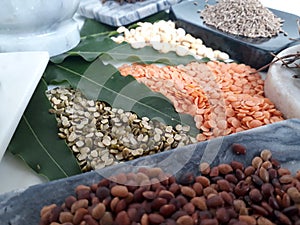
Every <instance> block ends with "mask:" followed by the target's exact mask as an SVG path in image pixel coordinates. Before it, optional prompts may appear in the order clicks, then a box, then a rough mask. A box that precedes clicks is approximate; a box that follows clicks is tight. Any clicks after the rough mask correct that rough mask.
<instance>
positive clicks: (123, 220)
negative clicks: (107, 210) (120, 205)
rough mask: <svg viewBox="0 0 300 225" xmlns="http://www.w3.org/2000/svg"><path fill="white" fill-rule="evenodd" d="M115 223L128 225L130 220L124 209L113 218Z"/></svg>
mask: <svg viewBox="0 0 300 225" xmlns="http://www.w3.org/2000/svg"><path fill="white" fill-rule="evenodd" d="M115 224H116V225H130V224H131V221H130V218H129V216H128V214H127V212H126V211H121V212H119V213H118V214H117V216H116V218H115Z"/></svg>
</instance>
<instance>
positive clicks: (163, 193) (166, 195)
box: [158, 188, 182, 201]
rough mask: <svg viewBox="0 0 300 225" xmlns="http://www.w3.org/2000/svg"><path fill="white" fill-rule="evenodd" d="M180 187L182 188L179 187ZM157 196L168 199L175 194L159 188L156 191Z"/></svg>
mask: <svg viewBox="0 0 300 225" xmlns="http://www.w3.org/2000/svg"><path fill="white" fill-rule="evenodd" d="M181 189H182V188H181ZM158 197H161V198H165V199H167V200H168V201H170V200H171V199H172V198H175V195H174V194H173V193H172V192H171V191H167V190H161V191H160V192H159V193H158Z"/></svg>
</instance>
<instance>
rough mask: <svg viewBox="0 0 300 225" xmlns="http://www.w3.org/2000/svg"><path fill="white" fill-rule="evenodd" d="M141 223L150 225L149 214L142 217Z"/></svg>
mask: <svg viewBox="0 0 300 225" xmlns="http://www.w3.org/2000/svg"><path fill="white" fill-rule="evenodd" d="M141 225H149V217H148V215H147V214H144V215H143V216H142V218H141Z"/></svg>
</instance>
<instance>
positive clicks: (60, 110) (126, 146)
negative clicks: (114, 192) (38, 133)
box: [47, 88, 196, 171]
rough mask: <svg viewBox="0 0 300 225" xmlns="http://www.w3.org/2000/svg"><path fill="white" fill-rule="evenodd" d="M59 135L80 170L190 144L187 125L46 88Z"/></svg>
mask: <svg viewBox="0 0 300 225" xmlns="http://www.w3.org/2000/svg"><path fill="white" fill-rule="evenodd" d="M47 94H48V98H49V100H50V102H51V104H52V107H53V108H52V109H50V112H51V113H54V114H55V115H56V119H57V121H58V127H59V133H58V136H59V137H60V138H62V139H65V140H66V142H67V144H68V145H69V147H70V148H71V149H72V151H73V152H74V154H75V156H76V158H77V159H78V161H79V165H80V166H81V168H82V170H83V171H87V170H91V169H99V168H103V167H106V166H110V165H114V164H117V163H119V162H122V161H127V160H131V159H134V158H137V157H140V156H143V155H149V154H154V153H157V152H161V151H165V150H168V149H172V148H176V147H180V146H184V145H188V144H192V143H195V142H196V139H195V138H193V137H191V136H190V135H188V131H189V127H187V126H182V125H177V126H176V127H175V128H173V127H172V126H167V125H165V124H163V123H161V122H158V121H155V120H150V119H149V118H147V117H143V118H138V116H137V115H136V114H134V113H132V112H125V111H124V110H122V109H117V108H112V107H110V106H109V105H108V104H106V103H104V102H101V101H94V100H88V99H86V98H85V97H84V96H83V95H82V93H81V92H79V91H75V90H72V89H68V88H56V89H52V90H50V91H48V93H47Z"/></svg>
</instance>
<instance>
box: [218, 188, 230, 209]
mask: <svg viewBox="0 0 300 225" xmlns="http://www.w3.org/2000/svg"><path fill="white" fill-rule="evenodd" d="M219 195H220V196H221V197H222V198H223V200H224V202H225V204H227V205H230V206H231V205H232V204H233V197H232V195H230V194H229V193H228V192H226V191H222V192H220V193H219Z"/></svg>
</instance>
